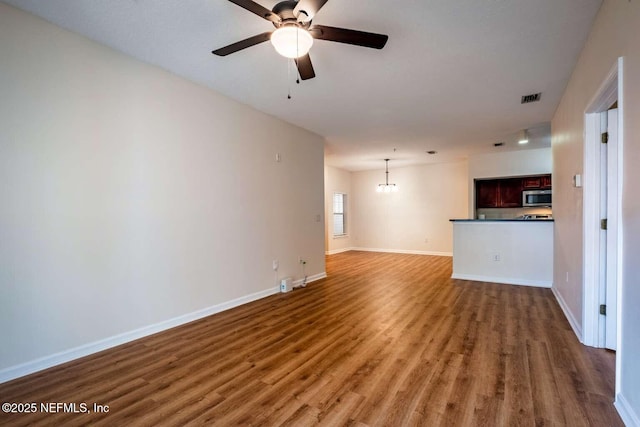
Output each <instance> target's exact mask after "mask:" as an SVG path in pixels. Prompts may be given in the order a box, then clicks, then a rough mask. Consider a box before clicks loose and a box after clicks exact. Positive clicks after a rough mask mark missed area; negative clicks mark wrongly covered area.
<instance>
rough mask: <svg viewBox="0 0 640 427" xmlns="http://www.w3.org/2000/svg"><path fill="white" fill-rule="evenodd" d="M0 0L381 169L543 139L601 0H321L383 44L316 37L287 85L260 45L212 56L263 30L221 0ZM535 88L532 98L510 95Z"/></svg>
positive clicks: (326, 11)
mask: <svg viewBox="0 0 640 427" xmlns="http://www.w3.org/2000/svg"><path fill="white" fill-rule="evenodd" d="M3 1H4V2H5V3H8V4H11V5H14V6H16V7H19V8H21V9H24V10H27V11H29V12H32V13H34V14H36V15H38V16H41V17H42V18H44V19H46V20H48V21H51V22H53V23H55V24H57V25H60V26H62V27H64V28H67V29H69V30H72V31H75V32H77V33H80V34H83V35H85V36H87V37H89V38H91V39H93V40H96V41H98V42H100V43H103V44H106V45H108V46H111V47H112V48H114V49H116V50H119V51H122V52H124V53H126V54H128V55H131V56H133V57H135V58H138V59H140V60H142V61H145V62H148V63H151V64H155V65H157V66H159V67H162V68H164V69H167V70H170V71H171V72H173V73H175V74H178V75H181V76H184V77H185V78H187V79H190V80H192V81H195V82H198V83H201V84H203V85H205V86H208V87H210V88H212V89H214V90H216V91H218V92H221V93H223V94H225V95H227V96H229V97H230V98H233V99H236V100H238V101H240V102H242V103H245V104H248V105H250V106H252V107H255V108H256V109H258V110H261V111H264V112H266V113H268V114H271V115H273V116H276V117H279V118H281V119H283V120H285V121H287V122H290V123H293V124H296V125H298V126H300V127H303V128H305V129H308V130H310V131H313V132H315V133H317V134H319V135H322V136H324V137H325V138H326V140H327V144H326V150H325V151H326V159H327V163H328V164H330V165H334V166H338V167H343V168H345V169H349V170H365V169H373V168H382V167H383V162H382V160H381V159H383V158H386V157H390V158H392V159H394V161H395V162H394V163H395V166H399V165H409V164H422V163H431V162H442V161H451V160H456V159H460V158H464V157H467V156H469V155H471V154H474V153H479V152H487V151H491V150H512V149H521V148H522V147H518V145H517V143H516V135H517V133H518V131H519V130H520V129H524V128H527V129H530V131H531V136H532V138H531V143H530V144H528V146H527V148H540V147H548V146H550V125H549V121H550V120H551V117H552V116H553V113H554V111H555V109H556V107H557V105H558V102H559V100H560V97H561V95H562V93H563V92H564V89H565V86H566V84H567V82H568V80H569V77H570V73H571V71H572V70H573V67H574V65H575V63H576V60H577V58H578V55H579V53H580V50H581V49H582V46H583V45H584V42H585V40H586V37H587V34H588V31H589V28H590V27H591V24H592V22H593V19H594V17H595V14H596V13H597V11H598V8H599V7H600V4H601V3H602V0H404V1H402V2H395V1H381V0H330V1H329V2H328V3H327V4H326V5H325V6H324V8H323V9H322V10H320V12H319V13H318V14H317V15H316V17H315V18H314V23H317V24H322V25H329V26H335V27H345V28H351V29H357V30H362V31H369V32H376V33H383V34H388V35H389V42H388V43H387V45H386V47H385V48H384V49H382V50H375V49H367V48H362V47H356V46H351V45H345V44H341V43H333V42H327V41H323V40H317V41H316V42H315V43H314V46H313V47H312V49H311V52H310V55H311V58H312V61H313V66H314V68H315V72H316V76H317V77H316V78H314V79H311V80H307V81H303V82H301V84H299V85H297V84H295V82H294V77H293V76H294V75H295V69H294V68H293V67H292V68H291V76H288V64H287V60H285V59H284V58H283V57H281V56H279V55H278V54H277V53H276V52H275V51H274V49H273V47H272V46H271V44H270V43H268V42H267V43H263V44H260V45H257V46H253V47H251V48H248V49H245V50H243V51H240V52H237V53H235V54H232V55H230V56H227V57H217V56H214V55H212V54H211V53H210V52H211V50H212V49H216V48H219V47H222V46H225V45H227V44H230V43H232V42H235V41H238V40H240V39H244V38H247V37H250V36H253V35H255V34H258V33H262V32H265V31H270V30H273V25H272V24H271V23H270V22H268V21H266V20H262V19H260V18H259V17H258V16H256V15H254V14H252V13H250V12H248V11H246V10H244V9H242V8H240V7H238V6H236V5H235V4H233V3H231V2H228V1H225V0H93V1H88V0H3ZM257 3H259V4H261V5H263V6H265V7H267V8H269V9H271V8H272V7H273V6H274V5H275V4H276V3H277V1H275V0H257ZM289 90H290V91H291V95H292V99H287V93H288V91H289ZM536 92H542V100H541V101H540V102H538V103H535V104H525V105H521V104H520V97H521V96H522V95H526V94H531V93H536ZM499 141H503V142H505V145H504V146H503V147H501V148H495V147H494V146H493V144H494V143H495V142H499ZM394 148H396V149H397V151H396V152H394ZM428 150H436V151H437V152H438V154H436V155H428V154H426V151H428Z"/></svg>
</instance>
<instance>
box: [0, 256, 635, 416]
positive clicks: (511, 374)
mask: <svg viewBox="0 0 640 427" xmlns="http://www.w3.org/2000/svg"><path fill="white" fill-rule="evenodd" d="M327 272H328V275H329V277H328V278H327V279H324V280H322V281H318V282H314V283H311V284H309V286H308V287H307V288H305V289H298V290H295V291H293V292H291V293H288V294H279V295H274V296H272V297H269V298H265V299H262V300H260V301H256V302H254V303H251V304H247V305H244V306H242V307H238V308H236V309H233V310H229V311H226V312H223V313H220V314H217V315H214V316H210V317H208V318H205V319H202V320H199V321H197V322H193V323H190V324H188V325H184V326H181V327H178V328H174V329H172V330H169V331H166V332H163V333H160V334H157V335H154V336H151V337H147V338H144V339H141V340H138V341H135V342H132V343H129V344H125V345H122V346H119V347H117V348H113V349H110V350H107V351H104V352H101V353H98V354H95V355H92V356H89V357H86V358H83V359H80V360H77V361H74V362H70V363H67V364H65V365H61V366H58V367H55V368H52V369H49V370H46V371H43V372H40V373H36V374H33V375H30V376H27V377H24V378H21V379H18V380H15V381H12V382H8V383H5V384H0V401H1V402H24V403H26V402H36V403H38V404H39V403H41V402H45V403H46V402H49V403H51V402H54V403H55V402H61V403H76V404H77V405H79V404H80V403H86V404H87V405H88V409H89V410H91V411H92V412H91V413H69V412H59V413H43V412H42V411H41V410H40V408H38V412H37V413H33V414H6V413H0V425H16V426H19V425H65V426H67V425H69V426H72V425H86V424H94V425H109V426H113V425H145V426H152V425H167V426H174V425H175V426H180V425H222V426H232V425H255V426H279V425H283V426H308V425H327V426H340V425H352V426H412V425H424V426H438V425H442V426H514V425H523V426H542V425H545V426H546V425H570V426H589V425H592V426H605V425H607V426H616V425H622V422H621V420H620V418H619V417H618V415H617V413H616V411H615V409H614V407H613V405H612V403H611V402H612V401H613V395H614V363H615V356H614V354H613V353H611V352H607V351H605V350H599V349H593V348H589V347H584V346H582V345H581V344H580V343H579V342H578V341H577V339H576V337H575V335H574V333H573V332H572V331H571V329H570V327H569V324H568V323H567V321H566V319H565V318H564V315H563V313H562V311H561V310H560V307H559V306H558V304H557V303H556V301H555V299H554V297H553V295H552V293H551V291H550V290H548V289H540V288H529V287H519V286H508V285H499V284H491V283H481V282H468V281H461V280H452V279H450V275H451V258H447V257H430V256H419V255H399V254H381V253H366V252H346V253H342V254H338V255H332V256H329V257H327ZM94 403H98V404H102V405H108V407H109V412H108V413H99V412H93V404H94ZM80 409H81V408H80V407H79V406H78V410H80Z"/></svg>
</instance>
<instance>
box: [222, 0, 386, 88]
mask: <svg viewBox="0 0 640 427" xmlns="http://www.w3.org/2000/svg"><path fill="white" fill-rule="evenodd" d="M229 1H230V2H231V3H234V4H236V5H238V6H240V7H242V8H244V9H246V10H248V11H249V12H252V13H254V14H256V15H258V16H260V17H261V18H263V19H266V20H267V21H271V22H272V23H273V25H274V26H275V27H276V30H275V31H267V32H265V33H262V34H258V35H256V36H253V37H249V38H248V39H244V40H241V41H239V42H236V43H232V44H230V45H228V46H225V47H222V48H220V49H216V50H214V51H213V52H211V53H213V54H214V55H218V56H227V55H229V54H231V53H234V52H237V51H239V50H242V49H246V48H248V47H251V46H254V45H256V44H259V43H262V42H265V41H267V40H271V43H272V44H273V46H274V47H275V49H276V51H277V52H278V53H280V54H281V55H283V56H285V57H287V58H291V59H293V60H294V61H295V63H296V67H297V68H298V72H299V73H300V78H301V79H302V80H308V79H311V78H313V77H315V76H316V74H315V72H314V71H313V65H312V64H311V58H310V57H309V49H310V48H311V45H312V44H313V40H314V39H318V40H328V41H332V42H340V43H347V44H352V45H356V46H364V47H370V48H375V49H382V48H383V47H384V45H385V44H386V43H387V40H388V39H389V36H386V35H384V34H375V33H367V32H364V31H357V30H348V29H346V28H336V27H327V26H324V25H311V20H312V19H313V17H314V16H315V15H316V13H318V11H319V10H320V9H321V8H322V6H324V5H325V3H326V2H327V1H328V0H299V1H296V0H285V1H281V2H280V3H278V4H276V5H275V6H274V7H273V9H272V10H269V9H267V8H265V7H263V6H261V5H259V4H258V3H256V2H254V1H252V0H229Z"/></svg>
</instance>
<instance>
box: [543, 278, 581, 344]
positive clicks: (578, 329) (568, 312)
mask: <svg viewBox="0 0 640 427" xmlns="http://www.w3.org/2000/svg"><path fill="white" fill-rule="evenodd" d="M551 292H553V295H554V296H555V297H556V301H558V304H559V305H560V308H561V309H562V312H563V313H564V317H566V318H567V320H568V321H569V325H570V326H571V329H573V333H575V334H576V336H577V337H578V341H580V342H581V343H584V341H583V340H582V327H581V326H580V323H578V322H577V321H576V318H575V317H574V316H573V313H571V310H569V306H568V305H567V303H566V302H565V300H564V298H562V294H560V292H558V291H557V290H556V288H551Z"/></svg>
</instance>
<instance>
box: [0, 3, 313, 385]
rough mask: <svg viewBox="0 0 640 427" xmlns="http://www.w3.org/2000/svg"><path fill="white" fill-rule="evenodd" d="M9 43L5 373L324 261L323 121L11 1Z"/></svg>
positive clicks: (1, 250)
mask: <svg viewBox="0 0 640 427" xmlns="http://www.w3.org/2000/svg"><path fill="white" fill-rule="evenodd" d="M0 58H1V60H0V61H1V65H0V70H1V72H0V93H1V94H2V101H1V102H0V138H1V139H0V176H1V179H0V201H1V202H0V329H1V330H2V344H1V345H0V378H1V377H2V376H3V375H2V374H3V369H4V374H5V378H6V376H7V375H10V374H7V369H9V370H10V369H11V367H15V366H16V365H18V364H22V363H26V362H31V361H32V360H33V359H37V358H43V357H44V358H47V357H50V356H51V355H53V354H54V353H57V352H62V353H64V354H65V355H67V354H68V355H71V356H73V355H76V356H77V355H81V354H82V351H79V352H72V353H65V352H68V351H69V350H70V349H78V348H79V347H80V346H85V345H88V346H89V347H91V345H92V343H95V342H97V341H99V340H109V339H110V338H112V337H114V336H120V337H122V336H121V335H119V334H125V336H129V335H126V334H128V333H130V332H131V331H141V330H142V331H143V332H144V331H149V329H145V328H149V327H150V325H158V324H163V323H162V322H166V321H168V320H169V319H176V318H179V319H184V317H181V316H185V315H188V314H189V313H194V312H196V313H201V311H199V310H207V309H208V308H211V307H227V306H229V305H233V304H234V303H237V302H239V301H240V302H242V301H246V300H250V299H252V298H257V297H260V296H264V295H266V294H269V293H272V292H275V291H276V289H277V288H276V276H278V275H279V276H280V277H282V276H293V277H294V278H300V275H301V271H300V270H301V267H300V265H299V263H298V256H303V257H304V258H305V259H306V260H307V266H306V267H307V273H308V274H309V275H317V274H322V273H323V272H324V268H325V265H324V237H323V233H324V225H323V224H324V220H323V216H324V215H323V210H324V199H323V140H322V138H320V137H319V136H317V135H314V134H311V133H309V132H307V131H304V130H302V129H300V128H297V127H294V126H291V125H289V124H286V123H284V122H282V121H279V120H277V119H275V118H273V117H270V116H267V115H265V114H263V113H260V112H257V111H255V110H252V109H251V108H248V107H246V106H244V105H241V104H239V103H237V102H234V101H231V100H229V99H227V98H225V97H223V96H221V95H219V94H217V93H215V92H213V91H211V90H209V89H206V88H204V87H202V86H199V85H196V84H194V83H191V82H188V81H185V80H183V79H181V78H178V77H177V76H175V75H173V74H170V73H168V72H165V71H163V70H160V69H158V68H155V67H152V66H149V65H147V64H144V63H142V62H139V61H136V60H134V59H132V58H130V57H127V56H125V55H122V54H120V53H117V52H115V51H113V50H111V49H109V48H106V47H104V46H101V45H99V44H96V43H94V42H91V41H89V40H87V39H85V38H82V37H80V36H77V35H75V34H72V33H70V32H68V31H65V30H62V29H60V28H58V27H55V26H53V25H51V24H48V23H46V22H45V21H42V20H40V19H38V18H35V17H33V16H31V15H28V14H26V13H24V12H21V11H18V10H16V9H14V8H11V7H9V6H6V5H4V4H3V3H0ZM276 153H280V154H281V156H282V162H276V161H275V155H276ZM274 259H277V260H279V263H280V267H279V271H278V272H277V273H275V272H274V271H273V269H272V261H273V260H274ZM141 328H142V329H141ZM62 359H64V357H63V358H62ZM62 359H60V358H59V357H58V358H57V359H56V357H54V358H53V359H47V360H48V361H61V360H62ZM43 363H44V362H43ZM44 364H45V365H46V363H44ZM33 366H36V365H33ZM38 366H42V364H40V365H38ZM25 369H26V368H25ZM12 372H20V371H19V370H18V371H12Z"/></svg>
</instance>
